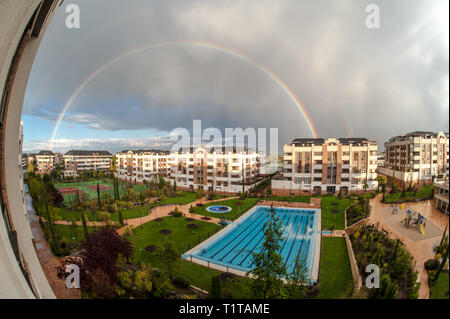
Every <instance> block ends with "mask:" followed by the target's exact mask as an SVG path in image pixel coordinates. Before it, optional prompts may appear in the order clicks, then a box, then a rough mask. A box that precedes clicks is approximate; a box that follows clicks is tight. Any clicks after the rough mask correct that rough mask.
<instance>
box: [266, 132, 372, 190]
mask: <svg viewBox="0 0 450 319" xmlns="http://www.w3.org/2000/svg"><path fill="white" fill-rule="evenodd" d="M377 149H378V146H377V143H376V142H375V141H369V140H367V139H366V138H338V139H336V138H329V139H327V140H325V139H323V138H309V139H308V138H297V139H294V140H293V141H292V142H291V144H289V145H285V146H284V158H283V160H284V168H283V172H282V173H281V174H278V175H277V176H275V177H274V178H273V179H272V192H273V193H274V194H275V195H306V194H335V193H338V192H342V193H344V194H346V193H350V192H362V191H364V189H366V190H374V189H376V188H377V186H378V183H377V181H376V178H377V173H376V169H377ZM365 186H366V187H365Z"/></svg>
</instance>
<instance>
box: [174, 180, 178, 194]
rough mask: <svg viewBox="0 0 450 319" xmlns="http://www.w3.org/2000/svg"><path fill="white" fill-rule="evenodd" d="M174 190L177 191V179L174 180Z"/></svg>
mask: <svg viewBox="0 0 450 319" xmlns="http://www.w3.org/2000/svg"><path fill="white" fill-rule="evenodd" d="M173 191H174V192H176V191H177V181H176V180H174V181H173Z"/></svg>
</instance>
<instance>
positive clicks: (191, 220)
mask: <svg viewBox="0 0 450 319" xmlns="http://www.w3.org/2000/svg"><path fill="white" fill-rule="evenodd" d="M184 220H185V221H187V222H193V221H194V220H195V219H194V218H190V217H188V218H185V219H184Z"/></svg>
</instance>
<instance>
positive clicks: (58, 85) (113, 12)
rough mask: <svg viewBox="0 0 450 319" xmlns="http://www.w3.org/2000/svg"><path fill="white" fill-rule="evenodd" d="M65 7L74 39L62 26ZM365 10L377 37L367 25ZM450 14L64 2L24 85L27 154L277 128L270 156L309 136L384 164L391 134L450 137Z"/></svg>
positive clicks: (259, 0) (340, 7)
mask: <svg viewBox="0 0 450 319" xmlns="http://www.w3.org/2000/svg"><path fill="white" fill-rule="evenodd" d="M71 3H74V4H77V5H78V6H79V8H80V28H78V29H69V28H67V27H66V25H65V21H66V18H67V16H68V13H66V12H65V8H66V6H67V5H68V4H71ZM371 3H374V4H377V5H378V7H379V28H368V27H367V26H366V23H365V22H366V19H367V17H368V15H369V14H370V12H369V13H368V12H366V7H367V5H368V4H371ZM448 11H449V9H448V1H447V0H442V1H440V0H427V1H424V0H420V1H416V0H386V1H375V0H371V1H363V0H342V1H332V0H327V1H324V0H316V1H306V0H276V1H275V0H271V1H268V0H242V1H239V0H235V1H226V0H218V1H207V0H192V1H191V0H179V1H177V0H174V1H163V0H129V1H120V0H96V1H89V0H72V1H64V3H63V5H62V6H61V7H59V8H58V9H57V12H56V13H55V16H54V17H53V19H52V21H51V22H50V25H49V27H48V29H47V31H46V33H45V35H44V38H43V40H42V43H41V46H40V48H39V50H38V53H37V56H36V59H35V62H34V64H33V68H32V71H31V74H30V78H29V82H28V88H27V91H26V96H25V100H24V107H23V114H22V119H23V122H24V146H23V150H24V151H25V152H33V151H38V150H42V149H52V150H53V151H59V152H66V151H68V150H70V149H91V150H93V149H96V150H103V149H106V150H109V151H111V152H118V151H121V150H124V149H150V148H152V149H154V148H168V147H169V146H170V145H171V144H172V141H171V140H170V132H171V131H172V130H174V129H175V128H179V127H181V128H186V129H188V130H189V131H191V132H192V128H193V120H201V121H202V122H201V123H202V128H204V129H206V128H208V127H216V128H218V129H220V130H222V131H223V130H224V129H225V128H238V127H240V128H243V129H245V128H249V127H251V128H254V129H257V128H267V129H269V128H278V141H277V142H278V145H279V147H280V148H281V147H282V145H284V144H286V143H289V142H290V141H291V140H292V139H294V138H298V137H312V136H313V130H312V128H314V129H315V131H316V132H317V136H319V137H324V138H327V137H366V138H368V139H370V140H376V141H377V142H378V145H379V150H380V151H382V150H383V144H384V142H385V141H386V140H388V139H389V138H390V137H392V136H395V135H401V134H405V133H407V132H410V131H416V130H426V131H436V132H438V131H444V132H448V127H449V119H448V118H449V46H448V39H449V34H448V29H449V16H448ZM299 105H300V106H301V108H299ZM302 108H303V111H302ZM63 110H65V112H62V111H63ZM308 118H309V119H310V121H308Z"/></svg>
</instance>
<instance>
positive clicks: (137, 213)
mask: <svg viewBox="0 0 450 319" xmlns="http://www.w3.org/2000/svg"><path fill="white" fill-rule="evenodd" d="M152 206H153V205H143V206H139V207H133V208H120V211H121V212H122V216H123V219H131V218H138V217H143V216H146V215H148V212H149V210H150V208H151V207H152ZM84 214H85V217H86V218H87V219H88V221H91V222H93V221H96V222H101V221H102V219H101V216H100V214H99V213H95V214H93V213H92V212H91V211H89V210H84ZM58 215H59V217H61V218H60V219H62V220H69V221H71V220H73V219H75V220H81V213H80V212H76V211H72V210H70V209H67V208H62V209H61V211H60V212H59V214H58ZM110 218H111V220H112V221H119V212H118V211H115V212H114V213H111V214H110Z"/></svg>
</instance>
